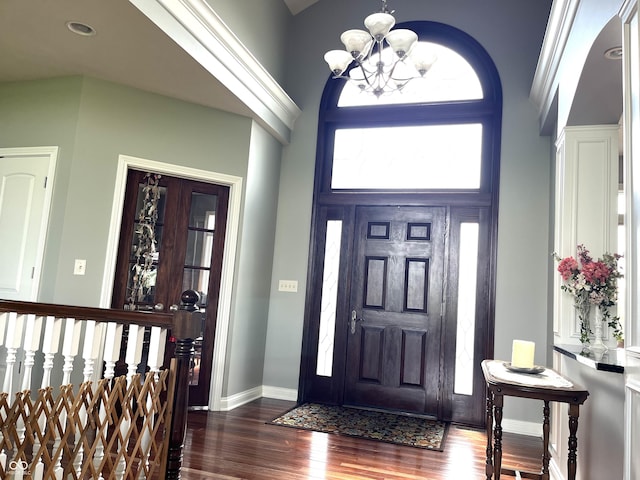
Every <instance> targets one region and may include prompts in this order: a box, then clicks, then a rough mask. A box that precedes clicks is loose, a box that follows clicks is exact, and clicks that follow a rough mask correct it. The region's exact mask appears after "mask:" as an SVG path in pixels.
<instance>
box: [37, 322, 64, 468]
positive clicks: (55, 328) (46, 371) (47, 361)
mask: <svg viewBox="0 0 640 480" xmlns="http://www.w3.org/2000/svg"><path fill="white" fill-rule="evenodd" d="M61 332H62V319H61V318H56V317H54V316H48V317H46V318H45V319H44V336H43V338H42V353H43V354H44V363H43V365H42V383H41V384H40V387H41V388H47V387H49V386H51V371H52V370H53V359H54V357H55V354H56V353H58V349H59V348H60V334H61ZM46 425H47V418H46V415H45V414H44V413H41V414H40V417H39V418H38V428H39V429H40V431H41V432H42V433H43V434H44V433H45V428H46ZM33 447H34V452H35V451H37V450H38V449H39V448H40V441H39V439H38V437H37V436H36V437H35V439H34V442H33ZM43 475H44V464H43V463H42V458H40V459H38V462H37V463H36V465H35V469H34V472H33V473H32V475H31V478H32V479H33V480H41V479H42V477H43Z"/></svg>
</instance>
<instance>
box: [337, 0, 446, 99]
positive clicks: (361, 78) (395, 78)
mask: <svg viewBox="0 0 640 480" xmlns="http://www.w3.org/2000/svg"><path fill="white" fill-rule="evenodd" d="M393 13H394V11H389V7H388V6H387V0H382V9H381V11H380V12H378V13H373V14H371V15H369V16H368V17H367V18H365V19H364V25H365V27H367V30H368V31H365V30H356V29H354V30H347V31H346V32H344V33H343V34H342V35H341V36H340V41H341V42H342V43H343V44H344V47H345V50H331V51H329V52H327V53H326V54H325V55H324V59H325V61H326V62H327V63H328V64H329V68H330V69H331V71H332V72H333V75H334V77H333V78H342V79H345V80H348V81H351V82H355V84H356V85H357V87H358V88H359V89H360V90H361V91H363V92H369V93H373V95H375V96H376V97H378V98H379V97H380V96H381V95H383V94H388V93H392V92H395V91H401V90H402V89H403V88H404V86H405V85H406V84H407V83H408V82H410V81H411V80H413V79H415V78H421V77H424V75H425V74H426V73H427V72H428V71H429V69H430V68H431V65H433V63H434V62H435V61H436V56H435V54H434V53H433V52H432V51H430V50H429V48H428V47H427V45H426V44H424V43H419V42H418V35H416V33H415V32H413V31H411V30H408V29H402V28H399V29H396V30H391V29H392V28H393V26H394V25H395V23H396V19H395V18H394V17H393V15H392V14H393ZM385 43H386V44H387V45H388V46H389V47H390V49H389V48H385ZM352 63H354V66H353V68H352V69H351V70H350V71H349V72H348V73H347V74H345V71H346V70H347V68H348V67H349V65H351V64H352Z"/></svg>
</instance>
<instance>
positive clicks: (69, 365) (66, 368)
mask: <svg viewBox="0 0 640 480" xmlns="http://www.w3.org/2000/svg"><path fill="white" fill-rule="evenodd" d="M81 329H82V323H81V322H80V321H78V320H76V319H74V318H67V321H66V322H65V326H64V338H63V341H62V355H63V357H64V365H63V366H62V384H63V385H67V384H69V383H71V372H73V360H74V358H75V357H76V355H78V349H79V347H80V331H81Z"/></svg>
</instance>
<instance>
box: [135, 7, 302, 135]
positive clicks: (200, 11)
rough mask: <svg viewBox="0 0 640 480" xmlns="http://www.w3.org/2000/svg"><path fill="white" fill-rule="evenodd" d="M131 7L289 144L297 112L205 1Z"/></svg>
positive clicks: (279, 88) (274, 133)
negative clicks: (138, 11)
mask: <svg viewBox="0 0 640 480" xmlns="http://www.w3.org/2000/svg"><path fill="white" fill-rule="evenodd" d="M129 1H130V2H131V3H132V4H133V5H134V6H135V7H136V8H138V9H139V10H140V11H141V12H142V13H143V14H144V15H146V16H147V17H148V18H149V19H150V20H151V21H153V22H154V23H155V24H156V25H157V26H158V27H159V28H160V29H161V30H162V31H163V32H164V33H165V34H166V35H167V36H169V38H171V39H172V40H173V41H175V42H176V43H177V44H178V45H179V46H180V47H182V48H183V49H184V50H185V52H187V53H188V54H189V55H191V56H192V57H193V58H194V59H195V60H196V61H197V62H198V63H200V65H202V67H203V68H205V69H206V70H207V71H208V72H209V73H210V74H211V75H213V76H214V77H215V78H216V79H217V80H218V81H219V82H221V83H222V84H223V85H224V86H225V87H226V88H227V89H228V90H229V91H230V92H231V93H232V94H233V95H235V96H236V97H237V98H238V99H239V100H240V101H241V102H242V103H244V105H246V106H247V108H248V109H249V110H250V111H251V112H252V113H253V118H254V119H255V120H256V121H257V122H258V123H259V124H261V125H262V126H263V127H264V128H265V129H267V131H269V132H270V133H271V134H272V135H273V136H275V137H276V138H277V139H278V140H279V141H280V142H281V143H283V144H287V143H289V139H290V137H291V132H292V130H293V127H294V123H295V121H296V119H297V118H298V116H299V115H300V113H301V111H300V109H299V108H298V106H297V105H296V104H295V103H294V102H293V100H291V98H290V97H289V96H288V95H287V93H286V92H285V91H284V89H283V88H282V87H281V86H280V85H279V84H278V82H276V81H275V80H274V79H273V77H272V76H271V75H270V74H269V72H267V70H266V69H265V68H264V67H263V66H262V65H261V64H260V62H258V60H257V59H256V58H255V57H254V56H253V55H252V54H251V52H250V51H249V50H248V49H247V48H246V47H245V46H244V45H243V44H242V42H240V40H239V39H238V37H236V36H235V34H234V33H233V32H232V31H231V30H230V29H229V27H228V26H227V25H226V24H225V23H224V22H223V21H222V19H221V18H220V17H219V16H218V15H217V14H216V12H215V11H214V10H213V9H212V8H211V6H210V5H209V4H208V3H207V2H206V1H205V0H129Z"/></svg>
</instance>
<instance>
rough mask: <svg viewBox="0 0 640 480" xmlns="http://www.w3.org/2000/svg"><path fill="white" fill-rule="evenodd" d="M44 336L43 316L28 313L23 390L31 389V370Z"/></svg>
mask: <svg viewBox="0 0 640 480" xmlns="http://www.w3.org/2000/svg"><path fill="white" fill-rule="evenodd" d="M41 336H42V317H41V316H37V317H36V316H35V315H33V314H29V315H27V323H26V326H25V330H24V342H23V344H22V348H23V349H24V375H23V376H22V390H31V371H32V370H33V365H34V364H35V356H36V351H37V350H38V349H39V348H40V337H41Z"/></svg>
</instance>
